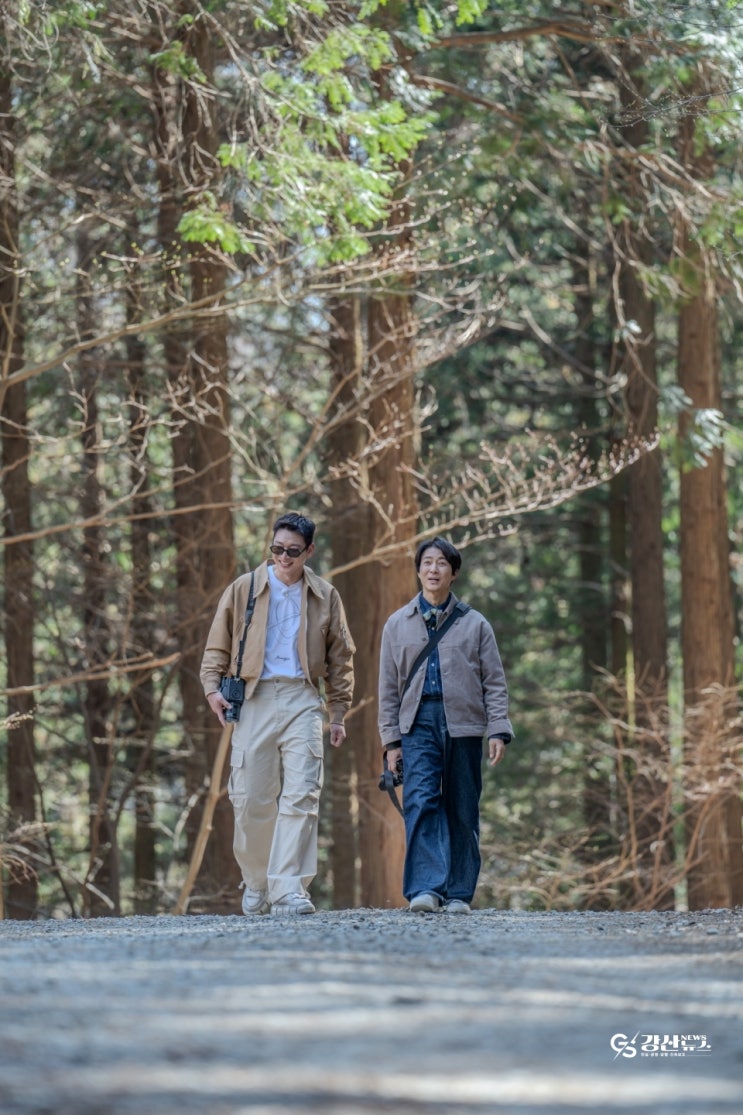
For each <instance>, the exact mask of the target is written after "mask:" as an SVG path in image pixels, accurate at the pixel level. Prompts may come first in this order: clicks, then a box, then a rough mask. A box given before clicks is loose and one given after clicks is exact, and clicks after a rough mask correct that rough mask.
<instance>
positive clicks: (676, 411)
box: [661, 385, 728, 472]
mask: <svg viewBox="0 0 743 1115" xmlns="http://www.w3.org/2000/svg"><path fill="white" fill-rule="evenodd" d="M661 403H662V407H663V410H664V411H665V412H666V414H667V415H669V416H670V417H671V418H673V419H674V420H675V421H676V422H677V423H678V424H679V427H680V429H681V430H682V431H683V433H682V434H680V435H679V436H675V435H673V434H671V435H670V436H669V435H668V434H666V436H665V438H664V444H665V446H666V448H667V449H669V450H670V452H671V455H672V458H673V460H674V461H675V463H676V465H677V467H678V468H680V469H681V470H682V471H685V472H686V471H689V470H690V469H695V468H704V466H705V465H706V464H707V462H708V460H709V457H710V455H711V454H712V453H714V452H715V451H716V450H718V449H721V448H722V447H723V445H724V444H725V436H726V432H727V429H728V427H727V423H726V422H725V418H724V416H723V414H722V412H721V411H719V410H716V409H714V408H711V407H695V406H694V404H693V402H692V400H691V399H690V398H689V396H688V395H687V394H686V393H685V392H684V391H682V390H681V388H680V387H678V386H676V385H669V386H668V387H666V388H665V389H664V391H663V392H662V394H661Z"/></svg>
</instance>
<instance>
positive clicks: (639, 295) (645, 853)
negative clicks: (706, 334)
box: [618, 55, 675, 910]
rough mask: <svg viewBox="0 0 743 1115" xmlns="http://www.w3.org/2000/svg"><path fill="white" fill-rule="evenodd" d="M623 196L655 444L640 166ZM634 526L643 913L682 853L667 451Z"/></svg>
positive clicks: (627, 92) (627, 331)
mask: <svg viewBox="0 0 743 1115" xmlns="http://www.w3.org/2000/svg"><path fill="white" fill-rule="evenodd" d="M625 64H626V67H627V70H628V73H629V74H630V75H632V77H633V85H632V88H630V87H628V85H627V84H626V83H622V86H621V88H622V94H623V96H622V101H623V107H624V109H625V112H626V114H627V115H629V116H638V114H637V113H636V112H635V111H634V108H635V105H634V101H635V98H636V94H635V92H634V88H635V87H636V82H637V81H641V79H639V78H635V75H636V74H637V73H639V71H640V69H641V64H642V63H641V60H640V59H639V58H636V57H635V56H634V55H632V56H629V55H628V57H627V58H626V59H625ZM623 135H624V138H625V140H626V142H627V144H628V145H629V146H631V147H633V148H635V149H638V148H641V147H643V146H644V145H645V144H646V143H647V142H648V139H649V130H648V126H647V121H646V120H645V118H644V117H638V119H637V120H636V121H635V122H634V123H632V124H630V125H628V126H627V127H626V128H625V129H624V132H623ZM623 182H624V190H623V193H624V196H625V198H626V199H627V200H628V201H632V202H634V203H635V210H636V216H635V215H633V217H632V219H627V220H625V222H624V224H623V225H622V227H621V228H620V230H619V235H618V248H619V260H620V275H619V292H620V300H621V314H620V315H618V316H619V317H620V321H621V325H622V326H623V329H622V335H623V338H624V340H623V344H622V347H621V367H622V371H623V373H624V380H625V382H626V385H627V386H626V389H625V405H626V411H627V425H628V433H629V435H630V437H638V438H641V439H649V438H652V437H653V436H654V435H655V433H656V430H657V425H658V376H657V370H656V359H655V351H656V350H655V340H656V334H655V303H654V301H653V299H652V298H651V297H649V296H648V294H647V293H646V290H645V286H644V283H643V278H642V268H643V266H647V265H649V264H650V263H651V261H652V258H653V253H654V249H653V242H652V239H651V235H650V232H649V230H648V229H647V228H646V227H645V225H646V221H647V217H646V215H645V208H646V207H645V204H644V202H645V196H644V190H643V188H642V184H641V182H640V181H639V178H638V174H637V170H636V164H635V163H634V162H630V163H628V164H627V167H626V168H625V176H624V179H623ZM627 519H628V527H629V538H630V577H631V585H632V589H631V616H632V628H631V630H632V660H633V667H634V669H633V674H634V680H633V706H634V725H635V745H636V750H637V760H636V762H635V764H634V767H635V769H634V774H633V777H632V779H631V791H630V792H631V794H632V799H633V800H632V802H631V803H630V804H631V811H632V817H633V822H632V827H633V830H634V831H633V846H634V852H633V858H634V860H635V865H634V866H635V869H634V871H633V874H632V880H633V882H632V891H633V894H632V904H633V906H636V907H642V908H646V909H662V910H665V909H673V907H674V905H675V896H674V890H673V886H672V885H671V884H670V881H669V880H670V878H671V874H672V871H673V865H674V858H675V851H674V843H673V832H672V828H673V815H672V764H671V753H670V740H669V736H668V716H667V707H668V668H667V622H666V606H665V590H664V580H663V525H662V524H663V477H662V461H661V454H660V449H655V450H653V451H652V452H651V453H645V454H643V455H642V456H641V457H640V458H639V460H638V461H637V462H636V463H635V464H634V465H632V466H631V468H630V469H629V470H628V472H627Z"/></svg>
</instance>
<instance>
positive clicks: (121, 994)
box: [0, 910, 743, 1115]
mask: <svg viewBox="0 0 743 1115" xmlns="http://www.w3.org/2000/svg"><path fill="white" fill-rule="evenodd" d="M0 1003H2V1011H0V1112H1V1113H2V1115H131V1113H136V1115H191V1113H194V1115H196V1113H197V1115H240V1113H245V1115H264V1113H265V1115H283V1113H288V1112H292V1113H296V1112H300V1111H301V1112H318V1113H319V1112H329V1113H331V1115H332V1113H343V1115H353V1113H367V1112H394V1113H396V1115H397V1113H403V1115H407V1113H410V1115H413V1113H415V1115H418V1113H425V1115H429V1113H431V1115H433V1113H436V1115H485V1113H491V1112H492V1113H503V1112H508V1113H509V1115H510V1113H517V1115H546V1113H548V1112H549V1113H559V1115H573V1113H581V1115H588V1113H590V1115H600V1113H602V1112H607V1113H612V1115H643V1113H646V1112H647V1113H650V1112H652V1113H653V1115H664V1113H666V1112H669V1113H671V1112H673V1113H676V1112H679V1113H680V1112H683V1113H686V1115H714V1113H717V1112H725V1113H731V1115H732V1113H736V1115H738V1113H740V1112H741V1111H743V911H742V910H738V911H729V910H723V911H704V912H702V913H694V914H686V913H673V914H670V913H669V914H666V913H653V914H626V913H606V914H597V913H590V914H589V913H553V914H550V913H545V914H531V913H511V912H501V911H495V910H481V911H478V912H475V913H474V914H472V915H471V916H470V917H453V916H447V915H441V914H439V915H426V916H422V917H421V916H416V915H412V914H410V913H408V912H407V911H402V910H391V911H377V910H348V911H334V912H324V913H318V914H316V915H315V916H312V917H303V918H294V919H287V918H277V917H265V918H254V919H247V918H239V917H178V918H176V917H159V918H122V919H116V920H115V919H100V920H96V921H89V922H83V921H48V922H39V923H34V922H10V921H5V922H0ZM617 1034H623V1035H625V1038H624V1040H622V1039H621V1038H615V1037H614V1035H617ZM636 1035H637V1036H636ZM653 1035H657V1041H655V1042H654V1041H653ZM703 1038H704V1039H706V1041H705V1042H704V1045H705V1046H706V1047H707V1048H704V1049H700V1048H699V1046H700V1045H701V1044H702V1039H703ZM612 1039H614V1048H612ZM632 1039H635V1040H634V1042H633V1040H632ZM664 1039H666V1040H665V1042H664ZM642 1046H645V1049H643V1048H642ZM652 1046H655V1048H654V1049H653V1048H652ZM684 1046H685V1048H684ZM692 1046H693V1047H695V1048H693V1049H692V1048H691V1047H692ZM633 1053H634V1055H632V1054H633Z"/></svg>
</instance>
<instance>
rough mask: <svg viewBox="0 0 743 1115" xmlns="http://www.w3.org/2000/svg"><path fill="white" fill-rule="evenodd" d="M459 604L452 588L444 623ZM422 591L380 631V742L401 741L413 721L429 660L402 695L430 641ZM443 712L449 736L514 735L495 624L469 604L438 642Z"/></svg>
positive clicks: (385, 744)
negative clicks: (422, 613)
mask: <svg viewBox="0 0 743 1115" xmlns="http://www.w3.org/2000/svg"><path fill="white" fill-rule="evenodd" d="M457 603H458V600H457V597H456V596H454V594H453V593H452V596H451V600H450V601H449V605H448V607H447V609H446V612H445V613H444V615H443V616H442V617H441V620H440V623H443V622H444V621H445V619H446V618H447V616H449V615H450V614H451V612H452V610H453V609H454V607H455V605H456V604H457ZM418 604H419V596H417V595H416V596H415V597H414V598H413V600H411V601H410V602H409V603H408V604H406V605H405V606H404V607H403V608H400V609H398V611H396V612H393V614H392V615H391V616H390V618H389V619H388V620H387V623H386V624H385V626H384V630H383V632H382V649H381V655H380V662H379V735H380V737H381V741H382V746H383V747H389V746H390V745H392V744H395V743H399V742H400V740H401V739H402V737H403V736H404V735H406V734H407V733H408V732H409V731H410V729H411V728H412V726H413V721H414V720H415V715H416V713H417V711H418V705H419V704H420V699H421V694H422V693H423V682H424V680H425V675H426V666H425V663H424V664H423V665H422V666H421V667H420V669H419V670H418V671H417V673H416V674H415V676H414V678H413V680H412V682H411V684H410V688H409V689H408V691H407V693H406V694H405V696H404V698H403V699H402V701H401V699H400V695H401V693H402V690H403V686H404V685H405V680H406V678H407V676H408V674H409V673H410V667H411V666H412V665H413V662H414V661H415V659H416V658H417V656H418V654H419V653H420V651H421V650H422V649H423V647H424V646H426V643H427V641H428V631H427V629H426V624H425V622H424V620H423V616H422V615H421V613H420V608H419V606H418ZM438 652H439V662H440V664H441V685H442V689H443V696H444V713H445V715H446V725H447V729H448V731H449V735H450V736H485V735H487V738H488V739H490V738H492V737H493V736H496V735H499V734H500V733H506V732H507V733H508V735H510V736H513V734H514V732H513V728H512V727H511V721H510V720H509V719H508V688H507V685H506V675H505V672H504V670H503V664H502V662H501V657H500V653H499V651H498V645H497V643H496V641H495V634H494V632H493V628H492V627H491V626H490V624H489V623H488V621H487V620H486V619H485V617H484V616H483V615H481V614H480V612H476V611H475V610H474V609H470V611H468V612H467V613H466V614H465V615H463V616H460V618H459V619H458V620H457V621H456V622H455V623H454V624H453V626H452V627H451V628H450V629H449V630H448V631H447V633H446V634H445V635H444V637H443V639H441V641H440V642H439V644H438Z"/></svg>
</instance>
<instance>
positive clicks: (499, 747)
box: [488, 736, 506, 767]
mask: <svg viewBox="0 0 743 1115" xmlns="http://www.w3.org/2000/svg"><path fill="white" fill-rule="evenodd" d="M488 751H489V752H490V759H489V762H490V765H491V767H497V766H498V763H499V762H500V761H501V759H503V758H505V754H506V745H505V743H504V742H503V740H502V739H498V738H497V737H496V736H494V737H493V739H489V740H488Z"/></svg>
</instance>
